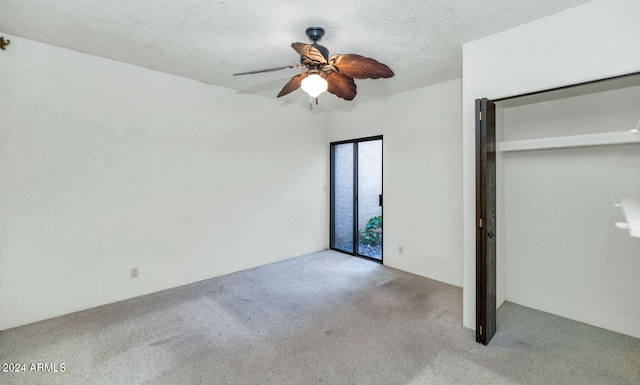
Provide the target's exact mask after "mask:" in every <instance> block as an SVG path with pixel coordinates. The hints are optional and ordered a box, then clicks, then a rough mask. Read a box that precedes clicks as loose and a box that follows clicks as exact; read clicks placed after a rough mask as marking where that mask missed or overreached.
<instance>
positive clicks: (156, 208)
mask: <svg viewBox="0 0 640 385" xmlns="http://www.w3.org/2000/svg"><path fill="white" fill-rule="evenodd" d="M4 36H5V38H9V39H10V40H11V45H10V46H9V47H7V50H6V51H2V55H1V56H2V59H1V60H2V71H0V84H2V86H1V87H0V111H1V115H2V125H1V126H0V218H1V219H0V266H2V268H1V269H0V329H7V328H11V327H14V326H18V325H21V324H25V323H29V322H33V321H38V320H42V319H45V318H49V317H53V316H57V315H61V314H65V313H69V312H73V311H77V310H81V309H85V308H89V307H93V306H97V305H101V304H106V303H110V302H114V301H118V300H122V299H125V298H130V297H134V296H138V295H142V294H145V293H149V292H154V291H158V290H162V289H166V288H170V287H174V286H178V285H182V284H186V283H190V282H194V281H198V280H202V279H206V278H210V277H213V276H217V275H221V274H225V273H229V272H233V271H237V270H241V269H245V268H249V267H252V266H256V265H261V264H265V263H270V262H274V261H277V260H281V259H285V258H288V257H294V256H298V255H301V254H305V253H308V252H313V251H317V250H321V249H324V248H326V246H327V243H328V242H327V239H328V230H327V229H328V219H327V215H328V214H327V210H326V207H327V193H326V191H325V189H326V183H327V167H326V165H327V163H328V151H327V147H328V145H327V136H326V131H325V126H326V123H325V122H324V115H322V114H317V113H315V112H310V111H309V110H308V109H306V108H305V106H299V105H286V104H282V103H281V102H279V101H276V100H275V99H268V98H263V97H258V96H254V95H249V94H239V93H237V92H235V91H232V90H229V89H224V88H220V87H215V86H211V85H206V84H204V83H200V82H196V81H193V80H188V79H184V78H179V77H175V76H171V75H167V74H164V73H159V72H153V71H150V70H146V69H143V68H139V67H135V66H131V65H126V64H122V63H119V62H114V61H110V60H106V59H102V58H97V57H93V56H88V55H84V54H80V53H77V52H74V51H69V50H65V49H61V48H57V47H53V46H48V45H44V44H40V43H36V42H33V41H29V40H25V39H21V38H17V37H13V36H7V35H4ZM132 267H138V268H139V271H140V277H139V278H137V279H130V278H129V271H130V268H132Z"/></svg>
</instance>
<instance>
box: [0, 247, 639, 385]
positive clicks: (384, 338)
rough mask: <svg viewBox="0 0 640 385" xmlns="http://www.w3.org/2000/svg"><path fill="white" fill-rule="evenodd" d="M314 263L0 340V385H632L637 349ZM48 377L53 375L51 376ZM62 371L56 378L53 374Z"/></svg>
mask: <svg viewBox="0 0 640 385" xmlns="http://www.w3.org/2000/svg"><path fill="white" fill-rule="evenodd" d="M498 319H499V322H498V333H497V334H496V336H495V337H494V339H493V341H492V342H491V344H490V345H489V346H488V347H487V346H482V345H480V344H477V343H476V342H475V334H474V332H473V331H471V330H468V329H466V328H464V327H463V326H462V289H460V288H458V287H454V286H450V285H446V284H443V283H440V282H436V281H433V280H430V279H427V278H424V277H419V276H416V275H412V274H408V273H405V272H402V271H398V270H394V269H391V268H388V267H385V266H381V265H378V264H376V263H372V262H369V261H365V260H362V259H359V258H355V257H350V256H347V255H344V254H340V253H336V252H332V251H324V252H319V253H314V254H309V255H305V256H302V257H298V258H294V259H290V260H287V261H284V262H279V263H275V264H271V265H267V266H262V267H258V268H255V269H251V270H246V271H242V272H239V273H235V274H230V275H227V276H223V277H218V278H213V279H210V280H207V281H203V282H199V283H195V284H192V285H188V286H184V287H180V288H176V289H171V290H167V291H163V292H160V293H155V294H151V295H148V296H144V297H139V298H135V299H131V300H127V301H123V302H119V303H115V304H111V305H106V306H102V307H99V308H95V309H91V310H87V311H83V312H79V313H75V314H70V315H67V316H63V317H58V318H55V319H51V320H47V321H42V322H38V323H35V324H31V325H26V326H22V327H18V328H14V329H10V330H6V331H3V332H0V362H2V363H7V362H14V363H15V362H17V363H26V364H27V369H29V365H30V364H31V363H56V364H62V363H63V364H64V368H65V370H64V372H60V371H59V372H57V373H56V372H44V373H43V372H37V373H31V372H26V373H0V383H1V384H82V385H85V384H127V385H130V384H154V385H162V384H171V385H177V384H296V385H300V384H384V385H390V384H473V385H479V384H571V385H575V384H581V385H587V384H597V385H603V384H607V385H613V384H633V385H638V384H640V340H638V339H635V338H632V337H628V336H623V335H620V334H617V333H613V332H610V331H606V330H603V329H598V328H595V327H592V326H588V325H585V324H581V323H578V322H574V321H570V320H567V319H563V318H560V317H557V316H553V315H550V314H547V313H542V312H539V311H535V310H532V309H528V308H525V307H522V306H518V305H514V304H510V303H507V304H505V305H503V306H502V307H501V308H500V310H499V312H498ZM49 369H51V367H49ZM57 369H58V370H60V366H57Z"/></svg>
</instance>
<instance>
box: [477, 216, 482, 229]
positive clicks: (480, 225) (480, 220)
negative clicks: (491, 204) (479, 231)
mask: <svg viewBox="0 0 640 385" xmlns="http://www.w3.org/2000/svg"><path fill="white" fill-rule="evenodd" d="M478 227H479V228H482V218H480V219H479V220H478Z"/></svg>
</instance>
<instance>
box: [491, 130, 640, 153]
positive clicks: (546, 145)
mask: <svg viewBox="0 0 640 385" xmlns="http://www.w3.org/2000/svg"><path fill="white" fill-rule="evenodd" d="M627 143H640V134H634V133H633V132H631V131H616V132H605V133H601V134H586V135H571V136H558V137H553V138H540V139H527V140H511V141H507V142H499V143H498V152H510V151H527V150H544V149H552V148H569V147H589V146H605V145H611V144H627Z"/></svg>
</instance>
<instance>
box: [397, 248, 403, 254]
mask: <svg viewBox="0 0 640 385" xmlns="http://www.w3.org/2000/svg"><path fill="white" fill-rule="evenodd" d="M398 253H400V255H404V246H399V247H398Z"/></svg>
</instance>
